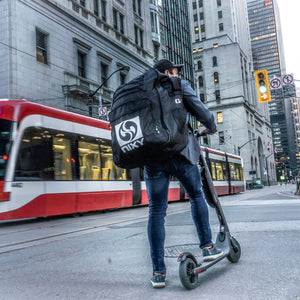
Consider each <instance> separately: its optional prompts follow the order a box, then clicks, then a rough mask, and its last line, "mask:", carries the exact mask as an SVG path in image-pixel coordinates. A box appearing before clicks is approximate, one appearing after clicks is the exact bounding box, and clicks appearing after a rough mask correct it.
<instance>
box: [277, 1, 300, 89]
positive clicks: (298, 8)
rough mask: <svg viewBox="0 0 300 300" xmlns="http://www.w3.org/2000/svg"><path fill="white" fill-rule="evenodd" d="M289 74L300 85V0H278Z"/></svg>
mask: <svg viewBox="0 0 300 300" xmlns="http://www.w3.org/2000/svg"><path fill="white" fill-rule="evenodd" d="M277 2H278V6H279V11H280V20H281V28H282V35H283V45H284V53H285V55H284V56H285V63H286V72H287V74H294V79H297V80H299V82H298V83H297V85H298V86H299V85H300V34H299V32H300V0H277Z"/></svg>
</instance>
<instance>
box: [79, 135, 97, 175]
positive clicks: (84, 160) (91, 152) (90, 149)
mask: <svg viewBox="0 0 300 300" xmlns="http://www.w3.org/2000/svg"><path fill="white" fill-rule="evenodd" d="M78 155H79V171H80V172H79V173H80V174H79V178H80V180H100V179H101V177H100V176H101V172H100V170H101V165H100V151H99V144H98V143H97V141H95V142H94V143H93V142H83V141H79V142H78Z"/></svg>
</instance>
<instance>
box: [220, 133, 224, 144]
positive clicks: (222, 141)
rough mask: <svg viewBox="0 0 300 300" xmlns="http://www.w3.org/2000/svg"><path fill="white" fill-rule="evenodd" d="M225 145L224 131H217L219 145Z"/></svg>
mask: <svg viewBox="0 0 300 300" xmlns="http://www.w3.org/2000/svg"><path fill="white" fill-rule="evenodd" d="M224 143H225V137H224V131H219V144H220V145H223V144H224Z"/></svg>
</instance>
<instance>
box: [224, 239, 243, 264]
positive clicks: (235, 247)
mask: <svg viewBox="0 0 300 300" xmlns="http://www.w3.org/2000/svg"><path fill="white" fill-rule="evenodd" d="M240 257H241V246H240V244H239V242H238V241H237V240H236V239H235V238H234V237H230V252H229V255H228V256H227V259H228V260H229V261H230V262H232V263H236V262H238V261H239V259H240Z"/></svg>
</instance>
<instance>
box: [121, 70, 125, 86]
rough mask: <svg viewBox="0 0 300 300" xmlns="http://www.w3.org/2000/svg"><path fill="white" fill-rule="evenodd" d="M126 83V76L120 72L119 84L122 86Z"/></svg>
mask: <svg viewBox="0 0 300 300" xmlns="http://www.w3.org/2000/svg"><path fill="white" fill-rule="evenodd" d="M125 82H126V74H125V73H122V72H120V84H121V85H122V84H124V83H125Z"/></svg>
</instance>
